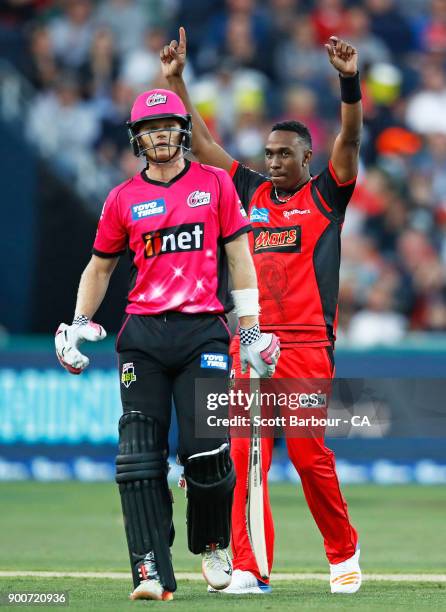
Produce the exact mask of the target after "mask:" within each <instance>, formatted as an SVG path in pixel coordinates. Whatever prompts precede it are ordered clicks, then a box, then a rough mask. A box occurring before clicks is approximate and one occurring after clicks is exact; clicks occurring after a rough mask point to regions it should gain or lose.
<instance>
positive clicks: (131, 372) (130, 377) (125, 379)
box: [121, 362, 136, 389]
mask: <svg viewBox="0 0 446 612" xmlns="http://www.w3.org/2000/svg"><path fill="white" fill-rule="evenodd" d="M135 380H136V374H135V366H134V365H133V362H130V363H123V364H122V374H121V382H122V384H123V385H124V387H125V388H126V389H128V388H129V387H130V385H131V384H132V382H135Z"/></svg>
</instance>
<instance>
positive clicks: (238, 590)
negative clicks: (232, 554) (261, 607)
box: [208, 569, 272, 595]
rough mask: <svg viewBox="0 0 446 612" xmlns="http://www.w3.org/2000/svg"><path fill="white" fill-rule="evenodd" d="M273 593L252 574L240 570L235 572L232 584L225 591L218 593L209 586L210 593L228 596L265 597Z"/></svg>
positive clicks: (267, 585)
mask: <svg viewBox="0 0 446 612" xmlns="http://www.w3.org/2000/svg"><path fill="white" fill-rule="evenodd" d="M271 591H272V588H271V587H270V585H269V584H266V583H265V582H262V581H261V580H258V579H257V578H256V577H255V576H254V574H253V573H252V572H248V571H246V570H240V569H236V570H234V573H233V574H232V580H231V584H230V585H229V586H228V587H226V588H225V589H222V590H220V591H217V590H216V589H213V588H212V587H210V586H208V593H225V594H227V595H245V594H254V595H263V594H265V593H271Z"/></svg>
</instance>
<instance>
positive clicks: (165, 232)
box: [142, 223, 204, 259]
mask: <svg viewBox="0 0 446 612" xmlns="http://www.w3.org/2000/svg"><path fill="white" fill-rule="evenodd" d="M142 239H143V240H144V257H145V258H146V259H150V258H151V257H155V255H164V254H166V253H179V252H183V251H201V250H202V249H203V242H204V223H184V224H183V225H175V226H173V227H162V228H160V229H158V230H154V231H152V232H146V233H144V234H143V235H142Z"/></svg>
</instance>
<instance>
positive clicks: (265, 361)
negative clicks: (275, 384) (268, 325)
mask: <svg viewBox="0 0 446 612" xmlns="http://www.w3.org/2000/svg"><path fill="white" fill-rule="evenodd" d="M279 355H280V341H279V338H278V337H277V336H276V335H275V334H263V333H262V332H261V331H260V328H259V326H258V325H254V327H251V328H249V329H244V328H243V327H241V328H240V363H241V369H242V374H245V373H246V372H247V371H248V365H250V366H251V367H252V368H254V370H255V371H256V372H257V374H258V375H259V376H260V378H270V377H271V376H272V375H273V374H274V371H275V369H276V363H277V362H278V360H279Z"/></svg>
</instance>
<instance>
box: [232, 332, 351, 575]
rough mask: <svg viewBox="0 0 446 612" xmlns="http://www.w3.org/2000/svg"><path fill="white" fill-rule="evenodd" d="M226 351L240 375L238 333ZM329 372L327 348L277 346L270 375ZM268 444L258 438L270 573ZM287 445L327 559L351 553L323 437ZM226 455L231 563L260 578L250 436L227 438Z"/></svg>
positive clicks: (336, 560)
mask: <svg viewBox="0 0 446 612" xmlns="http://www.w3.org/2000/svg"><path fill="white" fill-rule="evenodd" d="M231 355H232V357H233V368H234V369H235V376H236V378H245V376H243V375H242V374H241V371H240V358H239V341H238V336H237V337H236V338H234V340H233V341H232V344H231ZM333 374H334V368H333V364H332V361H331V359H330V355H329V352H328V349H327V348H319V347H318V348H310V347H300V346H299V345H297V347H296V345H294V346H291V347H290V345H288V347H287V345H285V346H283V345H282V347H281V355H280V359H279V362H278V364H277V368H276V372H275V374H274V378H319V379H331V378H332V376H333ZM273 444H274V440H273V439H272V438H262V478H263V483H264V489H263V502H264V521H265V538H266V548H267V554H268V565H269V570H270V572H271V568H272V565H273V556H274V522H273V517H272V513H271V504H270V500H269V492H268V471H269V469H270V467H271V458H272V451H273ZM286 444H287V449H288V455H289V457H290V460H291V461H292V463H293V465H294V467H295V468H296V470H297V472H298V474H299V476H300V479H301V482H302V488H303V492H304V495H305V498H306V500H307V504H308V507H309V509H310V511H311V514H312V515H313V518H314V520H315V521H316V524H317V526H318V527H319V531H320V532H321V534H322V537H323V539H324V546H325V551H326V554H327V558H328V561H329V562H330V563H340V562H341V561H345V560H346V559H348V558H349V557H351V556H352V555H354V553H355V550H356V545H357V541H358V536H357V533H356V530H355V528H354V527H353V526H352V524H351V523H350V519H349V516H348V511H347V504H346V502H345V499H344V497H343V496H342V493H341V490H340V487H339V481H338V477H337V475H336V468H335V459H334V453H333V451H332V450H330V449H329V448H327V447H326V446H325V444H324V439H323V438H314V437H302V438H287V439H286ZM231 455H232V459H233V461H234V466H235V471H236V476H237V482H236V486H235V491H234V504H233V507H232V534H231V536H232V537H231V545H232V552H233V557H234V559H233V566H234V569H241V570H249V571H250V572H252V573H253V574H254V575H255V576H257V578H261V576H260V574H259V571H258V568H257V563H256V560H255V558H254V555H253V552H252V549H251V545H250V542H249V538H248V532H247V528H246V499H247V482H248V459H249V439H248V438H232V440H231Z"/></svg>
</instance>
